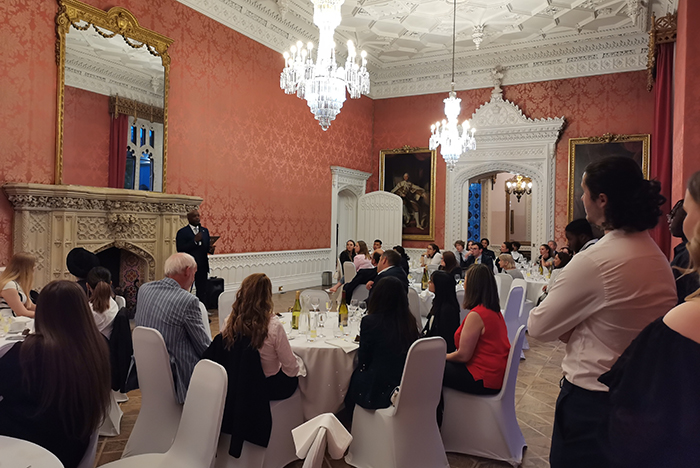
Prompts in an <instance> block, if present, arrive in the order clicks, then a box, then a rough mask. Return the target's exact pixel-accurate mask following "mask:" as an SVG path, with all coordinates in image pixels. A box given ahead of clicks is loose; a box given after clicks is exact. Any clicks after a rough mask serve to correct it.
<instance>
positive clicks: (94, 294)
mask: <svg viewBox="0 0 700 468" xmlns="http://www.w3.org/2000/svg"><path fill="white" fill-rule="evenodd" d="M86 280H87V290H88V298H89V299H88V302H89V304H90V310H91V311H92V316H93V318H94V319H95V325H97V329H98V330H99V331H100V333H102V334H103V335H104V336H105V337H106V338H107V339H109V338H110V337H111V336H112V325H114V323H113V322H114V318H115V317H116V316H117V313H118V312H119V305H117V303H116V301H115V300H114V299H113V298H112V274H111V273H110V272H109V270H108V269H106V268H105V267H95V268H93V269H92V270H90V272H89V273H88V275H87V278H86Z"/></svg>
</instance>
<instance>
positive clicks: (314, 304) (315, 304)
mask: <svg viewBox="0 0 700 468" xmlns="http://www.w3.org/2000/svg"><path fill="white" fill-rule="evenodd" d="M320 304H321V299H320V298H319V297H317V296H314V297H312V298H311V307H313V308H314V312H318V306H319V305H320Z"/></svg>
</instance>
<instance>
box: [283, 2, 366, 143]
mask: <svg viewBox="0 0 700 468" xmlns="http://www.w3.org/2000/svg"><path fill="white" fill-rule="evenodd" d="M343 1H344V0H313V1H312V3H313V5H314V24H315V25H316V26H317V27H318V29H319V32H320V35H319V43H318V51H317V52H316V61H315V62H314V60H313V58H312V54H311V52H312V50H313V44H312V43H311V42H309V43H308V44H307V46H306V47H304V45H303V44H302V42H301V41H299V42H297V44H296V46H292V47H291V49H290V52H285V53H284V70H282V73H281V75H280V88H282V89H283V90H284V92H285V94H296V95H297V97H299V98H300V99H305V100H306V103H307V104H308V106H309V109H311V112H312V113H313V114H314V116H315V117H316V120H318V122H319V124H320V125H321V128H323V130H324V131H326V130H328V127H330V125H331V122H332V121H333V120H335V118H336V116H337V115H338V113H340V109H341V108H342V107H343V103H344V102H345V90H346V89H347V91H348V93H349V94H350V98H351V99H358V98H359V97H360V96H361V95H363V94H369V72H368V71H367V53H366V52H365V51H364V50H363V51H362V52H361V53H360V60H359V61H356V59H357V52H356V51H355V45H354V44H353V42H352V41H348V58H347V60H346V61H345V67H338V65H337V64H336V61H335V42H333V34H334V33H335V28H337V27H338V25H340V6H341V5H342V4H343Z"/></svg>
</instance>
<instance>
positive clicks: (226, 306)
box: [219, 289, 238, 330]
mask: <svg viewBox="0 0 700 468" xmlns="http://www.w3.org/2000/svg"><path fill="white" fill-rule="evenodd" d="M237 292H238V290H237V289H229V290H228V291H224V292H222V293H221V294H219V330H223V329H224V323H226V319H227V318H228V316H229V315H231V307H232V306H233V303H234V302H235V301H236V293H237Z"/></svg>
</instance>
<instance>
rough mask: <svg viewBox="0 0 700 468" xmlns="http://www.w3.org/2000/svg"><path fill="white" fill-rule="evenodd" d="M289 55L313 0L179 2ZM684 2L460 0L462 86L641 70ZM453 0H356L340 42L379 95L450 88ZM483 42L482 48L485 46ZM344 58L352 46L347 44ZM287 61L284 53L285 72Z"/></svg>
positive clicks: (346, 8)
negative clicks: (651, 24) (654, 31)
mask: <svg viewBox="0 0 700 468" xmlns="http://www.w3.org/2000/svg"><path fill="white" fill-rule="evenodd" d="M178 1H180V2H181V3H183V4H185V5H188V6H190V7H192V8H193V9H195V10H197V11H199V12H201V13H203V14H205V15H207V16H209V17H211V18H213V19H215V20H217V21H219V22H221V23H223V24H225V25H227V26H229V27H231V28H233V29H235V30H237V31H239V32H241V33H243V34H245V35H246V36H248V37H250V38H252V39H254V40H256V41H258V42H260V43H262V44H264V45H266V46H268V47H271V48H272V49H274V50H277V51H279V52H283V51H284V50H287V49H288V48H289V46H290V45H291V44H293V43H294V42H296V41H297V40H301V41H303V42H306V41H317V40H318V30H317V29H316V27H315V26H314V25H313V23H312V16H313V5H312V4H311V1H310V0H260V1H255V0H178ZM676 6H677V0H646V1H644V0H457V15H456V33H457V39H456V56H457V59H456V76H455V81H456V84H457V89H469V88H480V87H484V86H490V85H491V80H490V70H492V69H493V68H494V67H495V66H497V65H501V66H503V67H504V69H505V78H504V84H513V83H523V82H530V81H542V80H550V79H557V78H571V77H575V76H586V75H595V74H603V73H616V72H624V71H633V70H641V69H644V68H645V66H646V54H647V34H646V31H647V29H648V28H647V24H648V21H649V17H650V16H651V12H652V11H653V12H654V13H655V14H656V15H657V16H661V15H664V14H666V13H667V12H670V11H675V10H676ZM452 10H453V4H452V1H450V0H346V1H345V3H344V4H343V7H342V16H343V19H342V22H341V24H340V26H339V27H338V29H337V30H336V42H337V43H338V44H345V43H346V42H347V40H348V39H352V40H353V41H354V42H355V43H356V44H358V45H359V48H360V49H365V50H366V51H367V52H368V54H369V68H370V73H371V77H372V91H371V96H372V97H373V98H386V97H395V96H406V95H414V94H427V93H435V92H441V91H446V90H448V89H449V86H450V81H451V53H452V20H453V18H452ZM477 43H478V44H479V47H477ZM339 49H340V50H339V55H340V54H342V52H344V47H339ZM282 66H283V61H282V58H280V70H281V69H282Z"/></svg>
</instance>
